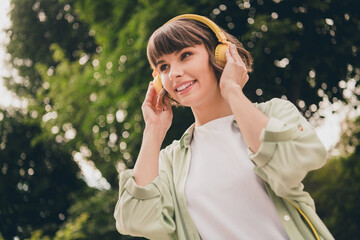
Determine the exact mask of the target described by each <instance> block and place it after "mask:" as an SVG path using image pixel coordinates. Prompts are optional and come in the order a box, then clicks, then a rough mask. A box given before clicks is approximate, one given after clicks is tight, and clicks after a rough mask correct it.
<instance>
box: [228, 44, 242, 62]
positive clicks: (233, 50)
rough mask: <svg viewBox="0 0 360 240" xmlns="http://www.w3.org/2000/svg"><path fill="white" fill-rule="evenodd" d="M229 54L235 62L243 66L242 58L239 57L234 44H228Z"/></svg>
mask: <svg viewBox="0 0 360 240" xmlns="http://www.w3.org/2000/svg"><path fill="white" fill-rule="evenodd" d="M230 54H231V56H232V58H233V59H234V61H235V62H236V63H240V64H241V65H244V66H245V63H244V61H243V60H242V58H241V57H240V55H239V53H238V51H237V49H236V45H235V44H231V45H230Z"/></svg>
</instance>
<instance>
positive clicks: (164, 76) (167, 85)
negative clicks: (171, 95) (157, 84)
mask: <svg viewBox="0 0 360 240" xmlns="http://www.w3.org/2000/svg"><path fill="white" fill-rule="evenodd" d="M160 77H161V83H162V86H163V88H165V90H166V91H167V92H169V91H168V90H169V89H170V81H169V76H168V75H167V74H161V76H160Z"/></svg>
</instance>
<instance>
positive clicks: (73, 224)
mask: <svg viewBox="0 0 360 240" xmlns="http://www.w3.org/2000/svg"><path fill="white" fill-rule="evenodd" d="M88 218H89V216H88V214H87V213H83V214H81V215H80V216H78V217H77V218H75V220H74V221H69V222H67V223H66V224H64V225H63V226H62V227H61V228H60V230H58V231H57V232H56V234H55V237H54V238H53V240H75V239H76V240H80V239H86V238H85V235H84V233H83V232H82V228H83V226H84V224H85V223H86V221H87V220H88ZM50 239H51V238H50V237H49V236H43V233H42V231H41V230H37V231H34V232H32V234H31V238H28V239H26V240H50Z"/></svg>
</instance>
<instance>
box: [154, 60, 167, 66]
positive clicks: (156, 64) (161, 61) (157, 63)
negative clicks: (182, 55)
mask: <svg viewBox="0 0 360 240" xmlns="http://www.w3.org/2000/svg"><path fill="white" fill-rule="evenodd" d="M163 62H165V61H164V60H159V61H157V62H156V63H155V67H157V66H158V65H159V64H161V63H163Z"/></svg>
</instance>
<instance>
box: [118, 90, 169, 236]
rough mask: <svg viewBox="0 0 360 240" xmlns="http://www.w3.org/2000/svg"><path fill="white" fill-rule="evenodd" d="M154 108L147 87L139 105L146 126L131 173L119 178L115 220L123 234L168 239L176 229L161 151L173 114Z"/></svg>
mask: <svg viewBox="0 0 360 240" xmlns="http://www.w3.org/2000/svg"><path fill="white" fill-rule="evenodd" d="M157 104H159V103H158V102H157V96H156V92H155V90H154V87H153V86H152V83H150V85H149V88H148V92H147V94H146V97H145V101H144V103H143V105H142V111H143V115H144V120H145V123H146V127H145V130H144V134H143V141H142V146H141V149H140V152H139V156H138V159H137V161H136V164H135V167H134V169H133V170H131V169H128V170H126V171H124V172H122V173H121V174H120V181H119V198H118V201H117V203H116V207H115V212H114V218H115V220H116V228H117V230H118V231H119V232H120V233H122V234H125V235H126V234H128V235H132V236H143V237H146V238H149V239H171V238H173V237H174V235H175V229H176V227H175V221H174V220H173V217H174V206H173V201H172V196H171V191H170V182H169V179H170V176H169V175H171V168H170V166H169V159H167V156H166V154H164V153H163V152H160V147H161V143H162V141H163V139H164V137H165V134H166V132H167V130H168V129H169V127H170V125H171V119H172V112H171V107H170V106H166V109H165V111H163V106H160V107H159V106H157ZM164 107H165V106H164Z"/></svg>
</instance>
